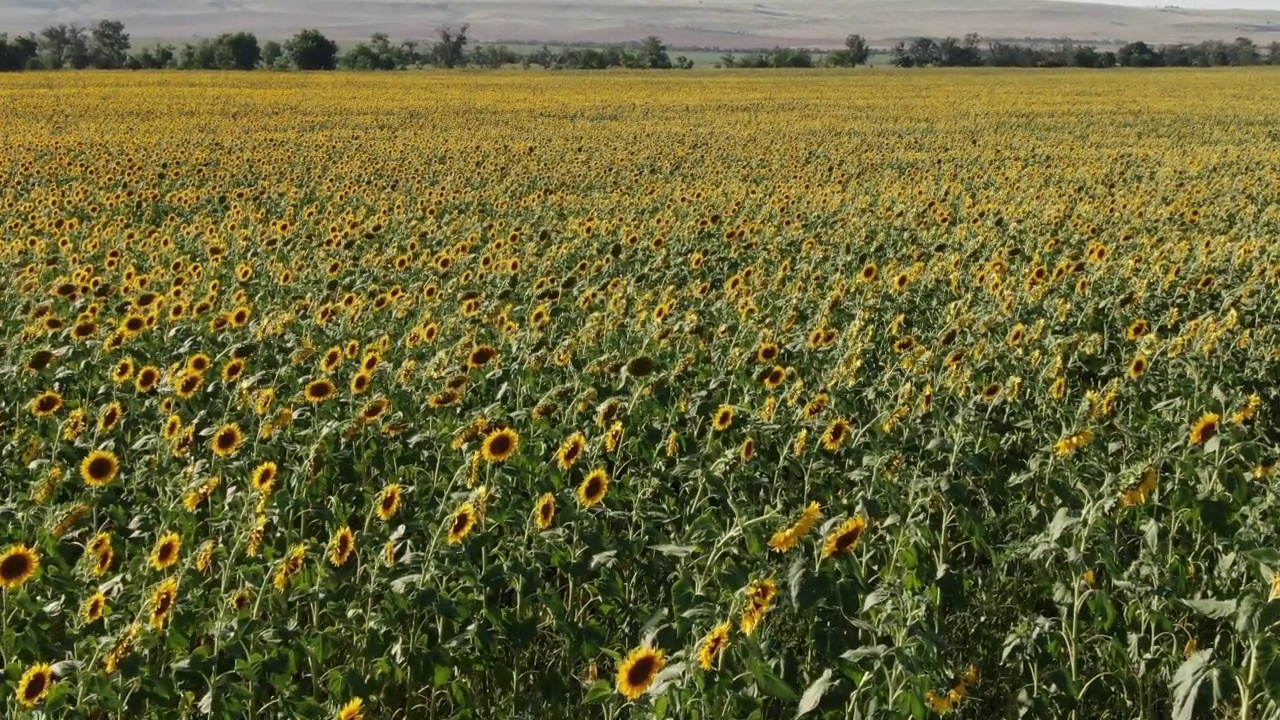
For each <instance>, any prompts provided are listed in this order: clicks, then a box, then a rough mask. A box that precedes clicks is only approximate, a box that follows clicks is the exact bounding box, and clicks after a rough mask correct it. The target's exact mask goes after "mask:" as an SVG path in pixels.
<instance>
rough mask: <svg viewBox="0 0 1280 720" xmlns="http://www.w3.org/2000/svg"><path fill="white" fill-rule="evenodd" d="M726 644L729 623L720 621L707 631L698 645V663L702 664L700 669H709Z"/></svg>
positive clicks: (727, 643) (727, 644) (727, 642)
mask: <svg viewBox="0 0 1280 720" xmlns="http://www.w3.org/2000/svg"><path fill="white" fill-rule="evenodd" d="M728 646H729V623H727V622H726V623H720V624H719V625H717V626H715V628H713V629H712V630H711V632H709V633H707V635H706V637H704V638H702V642H701V643H700V644H699V645H698V663H699V664H700V665H702V669H703V670H710V669H711V666H713V665H715V664H716V660H718V659H719V658H720V655H721V653H723V652H724V649H725V648H726V647H728Z"/></svg>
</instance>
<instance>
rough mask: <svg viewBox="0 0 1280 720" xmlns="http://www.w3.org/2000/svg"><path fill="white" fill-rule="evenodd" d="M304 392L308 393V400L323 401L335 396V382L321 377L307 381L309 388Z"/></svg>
mask: <svg viewBox="0 0 1280 720" xmlns="http://www.w3.org/2000/svg"><path fill="white" fill-rule="evenodd" d="M303 392H304V394H305V395H306V398H307V402H309V403H322V402H324V401H325V400H328V399H329V398H331V397H333V393H334V387H333V383H332V382H330V381H329V380H328V379H327V378H320V379H319V380H312V381H311V382H309V383H307V388H306V390H305V391H303Z"/></svg>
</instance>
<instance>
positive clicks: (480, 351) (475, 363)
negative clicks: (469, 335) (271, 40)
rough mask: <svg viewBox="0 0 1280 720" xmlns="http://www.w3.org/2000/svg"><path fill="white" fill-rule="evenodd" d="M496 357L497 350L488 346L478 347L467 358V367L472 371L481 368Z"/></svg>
mask: <svg viewBox="0 0 1280 720" xmlns="http://www.w3.org/2000/svg"><path fill="white" fill-rule="evenodd" d="M496 357H498V350H497V348H494V347H492V346H490V345H479V346H477V347H476V348H475V349H473V350H472V351H471V353H470V354H469V355H468V356H467V367H469V368H471V369H472V370H476V369H478V368H482V367H484V366H485V365H487V364H489V362H490V361H492V360H493V359H494V358H496Z"/></svg>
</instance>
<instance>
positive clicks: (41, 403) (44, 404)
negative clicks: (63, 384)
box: [29, 390, 62, 418]
mask: <svg viewBox="0 0 1280 720" xmlns="http://www.w3.org/2000/svg"><path fill="white" fill-rule="evenodd" d="M29 407H30V409H31V414H32V415H35V416H36V417H38V418H47V417H49V416H51V415H54V414H55V413H57V412H58V411H59V410H61V409H62V395H60V394H59V393H58V392H57V391H55V390H46V391H44V392H42V393H40V394H39V395H37V396H36V397H35V399H34V400H32V401H31V405H30V406H29Z"/></svg>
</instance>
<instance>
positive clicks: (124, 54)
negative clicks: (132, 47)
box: [89, 20, 129, 70]
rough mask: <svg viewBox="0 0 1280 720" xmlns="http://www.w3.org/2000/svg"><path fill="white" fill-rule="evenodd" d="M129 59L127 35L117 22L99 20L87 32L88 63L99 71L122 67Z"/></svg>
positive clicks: (121, 24)
mask: <svg viewBox="0 0 1280 720" xmlns="http://www.w3.org/2000/svg"><path fill="white" fill-rule="evenodd" d="M128 59H129V33H127V32H125V31H124V23H122V22H120V21H119V20H99V21H98V22H97V23H96V24H94V26H93V28H92V29H90V31H89V63H90V64H91V65H93V66H94V67H95V68H98V69H99V70H111V69H114V68H122V67H124V64H125V61H126V60H128Z"/></svg>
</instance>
